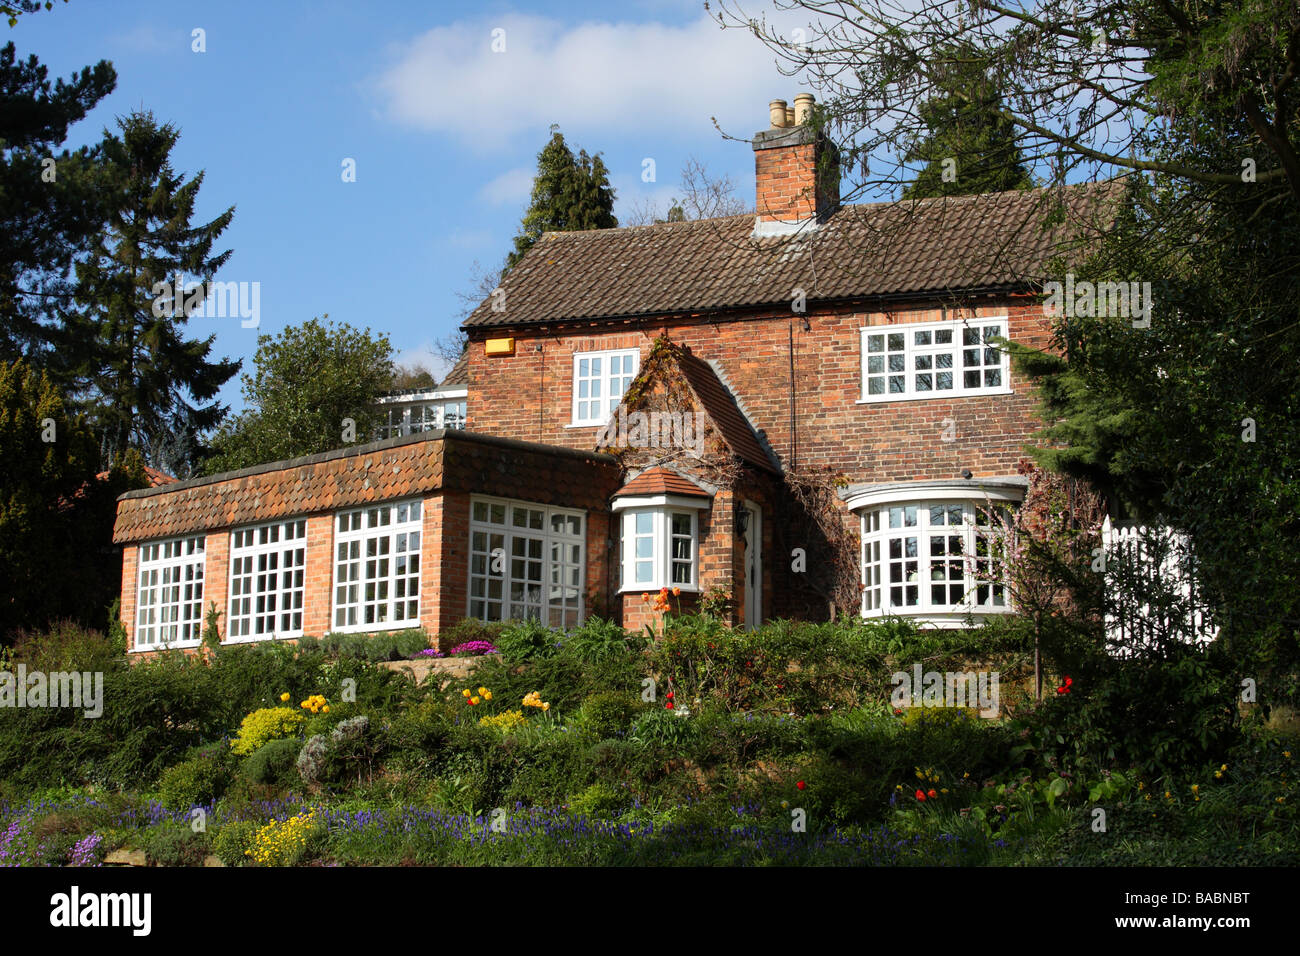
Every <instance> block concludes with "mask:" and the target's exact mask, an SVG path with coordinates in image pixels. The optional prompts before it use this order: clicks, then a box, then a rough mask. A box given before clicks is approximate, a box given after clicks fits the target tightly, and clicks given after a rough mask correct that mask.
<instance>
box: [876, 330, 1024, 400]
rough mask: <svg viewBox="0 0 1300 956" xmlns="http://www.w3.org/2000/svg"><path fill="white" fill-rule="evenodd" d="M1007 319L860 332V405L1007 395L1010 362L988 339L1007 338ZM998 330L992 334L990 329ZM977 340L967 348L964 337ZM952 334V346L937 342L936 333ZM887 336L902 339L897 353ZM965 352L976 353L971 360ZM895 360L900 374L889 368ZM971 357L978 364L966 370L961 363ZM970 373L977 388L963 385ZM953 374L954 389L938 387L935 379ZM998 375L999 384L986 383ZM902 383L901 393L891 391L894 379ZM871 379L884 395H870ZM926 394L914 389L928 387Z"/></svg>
mask: <svg viewBox="0 0 1300 956" xmlns="http://www.w3.org/2000/svg"><path fill="white" fill-rule="evenodd" d="M1008 321H1009V320H1008V317H1007V316H1005V315H1001V316H981V317H979V318H971V319H961V320H951V321H948V322H920V323H912V322H905V323H898V324H894V325H869V326H866V327H864V328H862V329H861V339H860V343H859V347H860V350H861V354H860V359H861V394H862V397H861V398H860V399H858V402H857V404H859V405H874V404H876V403H879V402H908V401H921V400H924V399H934V398H940V399H943V398H967V397H970V396H975V395H1010V394H1011V391H1012V388H1011V363H1010V360H1009V358H1010V357H1009V353H1008V352H1007V350H1006V349H1005V348H997V347H996V346H993V345H988V344H987V341H988V339H990V338H995V337H1001V338H1009V335H1010V329H1009V325H1008ZM994 327H996V332H990V331H989V330H990V329H992V328H994ZM972 330H973V331H974V332H975V334H976V335H977V336H978V337H979V342H978V344H975V345H971V344H967V342H966V338H967V337H968V335H970V333H971V331H972ZM944 332H950V333H951V336H950V338H951V342H949V343H945V344H939V343H938V342H937V341H936V339H937V338H938V337H939V336H937V335H936V333H940V334H942V333H944ZM877 336H880V337H881V341H880V344H881V345H882V346H883V348H882V349H881V350H878V351H874V352H873V351H871V346H872V345H873V344H875V343H873V342H872V341H871V340H872V339H873V338H874V337H877ZM891 336H894V337H897V336H902V347H901V348H892V349H891V348H890V346H891V344H895V345H896V344H897V343H891V340H890V339H891ZM968 353H976V354H975V355H973V356H970V355H968ZM993 353H996V358H997V360H998V361H997V363H996V364H985V363H986V362H987V360H988V359H989V358H991V357H994V354H993ZM894 356H898V357H899V361H900V362H901V364H902V369H901V370H897V369H892V370H891V366H890V360H891V359H893V358H894ZM945 357H946V358H947V359H948V361H949V362H951V367H950V368H943V369H941V368H939V367H938V365H939V363H940V362H941V361H943V360H944V358H945ZM971 357H973V358H975V359H976V360H977V361H978V362H979V364H978V365H973V366H967V365H966V364H965V363H966V362H967V361H968V360H969V358H971ZM877 360H879V366H880V370H879V371H877V370H876V367H875V366H876V364H877ZM968 371H974V372H975V373H976V374H977V375H978V376H979V380H980V384H979V385H978V386H974V387H972V386H968V385H967V384H966V375H965V373H966V372H968ZM945 372H951V373H952V387H951V388H939V387H938V386H939V376H940V374H942V373H945ZM992 372H996V377H997V378H998V380H999V382H998V384H996V385H986V384H984V383H985V382H986V381H987V380H988V377H989V375H988V373H992ZM895 378H901V379H902V384H903V391H901V392H891V391H890V389H891V388H892V387H894V379H895ZM873 380H875V381H879V382H881V384H882V387H883V388H884V391H883V392H877V393H872V392H871V391H870V389H871V387H872V384H873ZM927 382H928V384H929V385H930V388H928V389H924V388H922V389H918V384H922V383H927Z"/></svg>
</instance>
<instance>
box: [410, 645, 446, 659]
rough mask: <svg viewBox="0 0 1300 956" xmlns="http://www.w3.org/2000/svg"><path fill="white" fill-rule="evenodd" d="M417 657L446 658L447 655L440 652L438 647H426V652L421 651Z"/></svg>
mask: <svg viewBox="0 0 1300 956" xmlns="http://www.w3.org/2000/svg"><path fill="white" fill-rule="evenodd" d="M416 656H417V657H446V656H447V655H446V654H444V653H443V652H442V651H440V650H438V649H437V648H436V647H426V648H425V649H424V650H422V651H420V653H419V654H417V655H416Z"/></svg>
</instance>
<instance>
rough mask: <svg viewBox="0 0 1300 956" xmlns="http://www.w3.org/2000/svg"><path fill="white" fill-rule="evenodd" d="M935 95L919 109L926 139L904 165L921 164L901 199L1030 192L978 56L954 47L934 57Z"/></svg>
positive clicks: (1004, 117) (996, 95) (998, 97)
mask: <svg viewBox="0 0 1300 956" xmlns="http://www.w3.org/2000/svg"><path fill="white" fill-rule="evenodd" d="M932 76H933V80H934V84H935V86H936V88H937V89H938V90H939V95H937V96H933V97H931V98H930V99H928V100H927V101H926V102H925V103H923V104H921V107H920V110H919V113H920V118H921V120H922V121H923V122H924V123H925V126H926V129H927V130H928V134H927V135H926V136H925V138H924V139H922V140H920V141H918V142H914V143H913V144H912V145H911V147H910V148H909V149H908V150H907V152H906V154H905V155H904V157H903V159H904V162H907V163H917V162H923V163H925V166H924V168H922V170H921V172H920V173H919V174H918V175H917V177H916V179H915V181H913V182H912V183H911V184H910V185H908V186H906V187H904V189H903V198H904V199H925V198H929V197H934V196H968V195H973V194H976V193H995V192H1005V191H1009V190H1013V189H1029V188H1031V187H1032V186H1033V185H1034V181H1033V177H1032V176H1030V174H1029V170H1028V169H1027V168H1026V167H1025V163H1024V157H1023V155H1022V154H1021V151H1020V147H1019V146H1018V145H1017V144H1016V135H1015V126H1014V125H1013V124H1012V122H1011V120H1010V118H1009V117H1008V116H1007V115H1005V114H1004V112H1003V103H1002V94H1001V93H1000V91H999V89H998V86H997V83H996V82H995V81H994V80H993V79H992V78H991V77H990V76H989V75H988V73H987V70H986V67H985V64H984V62H983V61H982V59H981V57H980V56H979V55H978V53H977V52H976V51H975V50H973V49H972V48H970V47H968V46H958V47H955V48H954V49H953V50H952V51H951V53H949V54H948V55H946V56H943V57H939V58H938V59H936V61H935V63H934V72H933V74H932Z"/></svg>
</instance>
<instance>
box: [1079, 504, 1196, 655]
mask: <svg viewBox="0 0 1300 956" xmlns="http://www.w3.org/2000/svg"><path fill="white" fill-rule="evenodd" d="M1102 544H1103V547H1104V548H1105V555H1106V584H1107V595H1106V597H1107V600H1106V604H1107V613H1106V633H1107V637H1108V638H1109V640H1110V643H1111V647H1112V652H1113V653H1115V654H1117V655H1120V656H1126V655H1128V654H1132V653H1136V652H1137V651H1138V650H1139V649H1140V648H1143V647H1152V646H1156V645H1159V644H1162V643H1164V642H1166V641H1168V640H1170V639H1171V638H1172V639H1177V640H1182V641H1186V642H1189V643H1196V644H1205V643H1208V642H1209V641H1212V640H1214V638H1215V637H1216V636H1217V635H1218V628H1217V627H1214V626H1213V624H1212V622H1211V621H1210V620H1209V617H1208V615H1207V613H1206V609H1205V606H1204V604H1203V603H1202V601H1201V600H1200V596H1199V594H1198V588H1197V586H1196V575H1195V573H1194V569H1193V560H1192V554H1191V548H1190V543H1189V541H1188V540H1187V537H1186V536H1185V535H1182V534H1179V533H1178V532H1176V531H1174V530H1173V529H1171V528H1166V527H1147V526H1145V525H1135V524H1131V523H1120V524H1118V525H1115V524H1112V523H1111V521H1110V519H1109V518H1107V519H1106V522H1105V524H1104V525H1103V526H1102Z"/></svg>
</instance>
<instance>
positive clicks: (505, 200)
mask: <svg viewBox="0 0 1300 956" xmlns="http://www.w3.org/2000/svg"><path fill="white" fill-rule="evenodd" d="M535 172H536V170H535V169H527V168H525V167H523V166H519V167H516V168H515V169H510V170H507V171H506V172H504V173H502V174H501V175H500V176H498V177H496V178H495V179H492V180H489V181H488V182H487V184H485V185H484V186H483V188H482V189H480V190H479V195H480V196H481V197H482V198H483V199H484V200H486V201H487V202H488V203H489V204H491V205H493V206H505V205H524V204H526V203H527V202H528V199H529V197H530V196H532V194H533V175H534V173H535Z"/></svg>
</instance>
